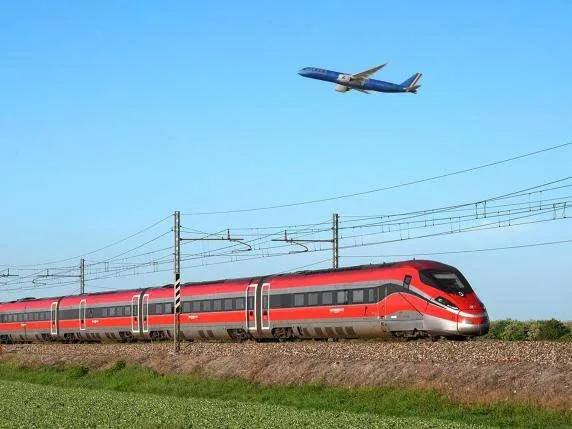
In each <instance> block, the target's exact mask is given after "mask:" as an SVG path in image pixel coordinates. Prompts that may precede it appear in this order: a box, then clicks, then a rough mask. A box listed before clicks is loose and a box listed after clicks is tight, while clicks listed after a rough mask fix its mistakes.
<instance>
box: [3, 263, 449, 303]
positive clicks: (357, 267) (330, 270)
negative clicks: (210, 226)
mask: <svg viewBox="0 0 572 429" xmlns="http://www.w3.org/2000/svg"><path fill="white" fill-rule="evenodd" d="M404 265H412V266H414V267H415V268H418V269H423V268H428V267H434V266H440V267H450V266H449V265H446V264H443V263H441V262H437V261H431V260H423V259H411V260H407V261H398V262H385V263H382V264H367V265H354V266H351V267H342V268H324V269H321V270H302V271H294V272H286V273H275V274H267V275H259V276H249V277H236V278H228V279H218V280H206V281H202V282H188V283H183V284H182V286H208V285H212V284H220V283H234V282H245V281H251V280H252V279H259V278H265V277H286V276H307V275H316V274H330V273H343V272H345V271H356V270H371V269H378V268H399V267H401V266H404ZM169 287H173V284H172V283H169V284H165V285H163V286H149V287H140V288H134V289H116V290H110V291H106V292H89V293H88V294H86V295H90V296H96V295H109V294H115V293H125V292H136V291H139V290H146V289H163V288H169ZM74 296H81V295H79V294H75V295H60V296H53V297H42V298H34V297H26V298H20V299H17V300H14V301H5V302H0V304H13V303H18V302H26V301H33V300H54V299H59V298H69V297H74Z"/></svg>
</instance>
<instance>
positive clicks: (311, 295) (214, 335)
mask: <svg viewBox="0 0 572 429" xmlns="http://www.w3.org/2000/svg"><path fill="white" fill-rule="evenodd" d="M181 301H182V308H181V313H180V314H179V316H178V317H180V327H181V328H180V329H181V331H180V332H181V336H182V338H185V339H187V340H195V339H232V340H245V339H255V340H265V339H294V338H308V339H310V338H314V339H327V338H334V339H336V338H365V337H377V336H384V335H387V333H388V332H389V333H391V334H393V335H395V336H397V337H419V336H428V337H432V338H439V337H456V338H462V337H472V336H477V335H482V334H485V333H487V332H488V328H489V320H488V316H487V312H486V309H485V307H484V305H483V304H482V303H481V301H480V300H479V299H478V298H477V296H476V294H475V292H473V290H472V289H471V286H470V285H469V283H468V282H467V280H466V279H465V277H464V276H463V275H462V274H461V273H460V271H459V270H457V269H456V268H454V267H452V266H449V265H445V264H442V263H439V262H434V261H420V260H419V261H417V260H413V261H405V262H396V263H390V264H382V265H364V266H356V267H348V268H340V269H329V270H320V271H303V272H296V273H291V274H279V275H270V276H261V277H254V278H241V279H230V280H220V281H211V282H204V283H187V284H184V285H183V286H182V287H181ZM173 321H174V316H173V289H172V286H171V285H167V286H163V287H156V288H146V289H145V288H142V289H134V290H121V291H116V292H105V293H94V294H91V293H90V294H84V295H73V296H62V297H54V298H41V299H33V298H26V299H22V300H18V301H14V302H7V303H2V304H0V341H2V342H28V341H53V340H60V341H69V342H74V341H133V340H138V339H143V340H144V339H161V338H171V336H172V332H173Z"/></svg>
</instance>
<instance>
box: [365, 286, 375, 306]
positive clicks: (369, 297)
mask: <svg viewBox="0 0 572 429" xmlns="http://www.w3.org/2000/svg"><path fill="white" fill-rule="evenodd" d="M375 291H376V288H374V287H370V288H368V289H366V290H365V294H366V298H365V300H366V302H376V301H377V298H376V296H375Z"/></svg>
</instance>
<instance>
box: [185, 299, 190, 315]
mask: <svg viewBox="0 0 572 429" xmlns="http://www.w3.org/2000/svg"><path fill="white" fill-rule="evenodd" d="M190 312H191V303H190V302H188V301H187V302H183V313H190Z"/></svg>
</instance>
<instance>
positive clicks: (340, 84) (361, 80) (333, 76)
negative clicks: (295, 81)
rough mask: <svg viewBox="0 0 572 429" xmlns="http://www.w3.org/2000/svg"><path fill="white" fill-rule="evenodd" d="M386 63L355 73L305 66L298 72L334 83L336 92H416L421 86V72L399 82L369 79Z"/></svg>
mask: <svg viewBox="0 0 572 429" xmlns="http://www.w3.org/2000/svg"><path fill="white" fill-rule="evenodd" d="M386 65H387V63H385V64H382V65H380V66H377V67H374V68H372V69H369V70H365V71H362V72H360V73H356V74H347V73H339V72H336V71H332V70H324V69H319V68H316V67H305V68H303V69H301V70H300V71H299V72H298V74H299V75H300V76H304V77H309V78H311V79H318V80H325V81H326V82H333V83H336V91H338V92H347V91H349V90H351V89H355V90H356V91H360V92H363V93H365V94H369V93H370V92H371V91H375V92H411V93H412V94H417V89H418V88H419V87H420V86H421V85H418V84H417V82H419V79H421V76H423V75H422V74H421V73H415V74H414V75H413V76H411V77H410V78H409V79H407V80H406V81H405V82H402V83H400V84H397V83H390V82H384V81H382V80H376V79H370V76H372V75H373V74H374V73H376V72H378V71H379V70H381V69H382V68H384V67H385V66H386Z"/></svg>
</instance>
